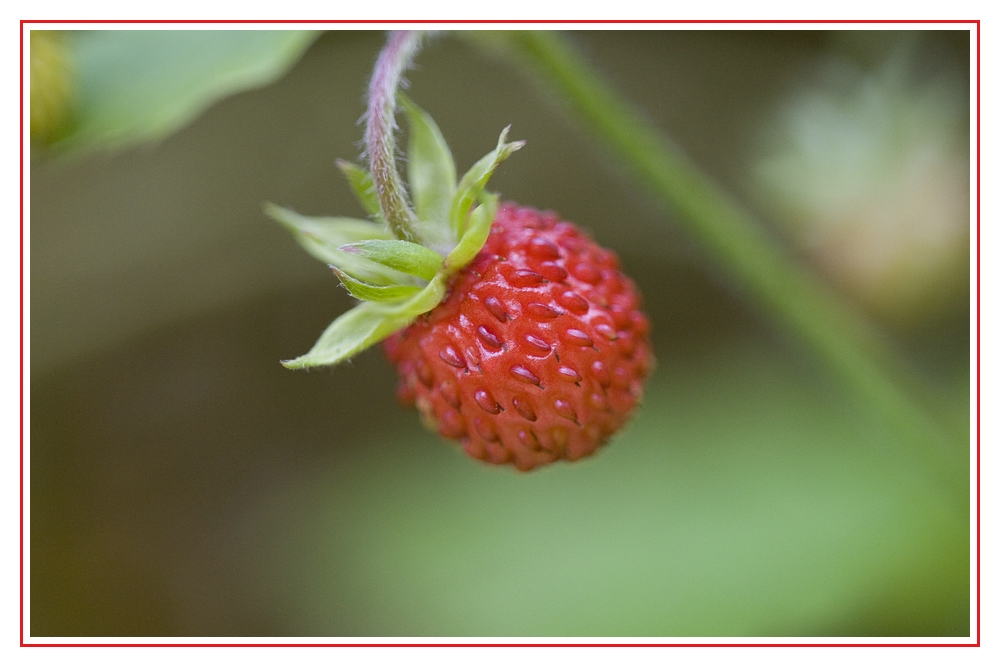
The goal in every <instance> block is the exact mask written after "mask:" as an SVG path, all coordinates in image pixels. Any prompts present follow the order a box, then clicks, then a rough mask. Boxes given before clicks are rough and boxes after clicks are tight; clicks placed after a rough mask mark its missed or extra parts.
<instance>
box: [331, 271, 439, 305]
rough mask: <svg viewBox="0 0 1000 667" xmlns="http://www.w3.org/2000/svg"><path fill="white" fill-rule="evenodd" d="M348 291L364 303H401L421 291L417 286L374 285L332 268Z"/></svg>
mask: <svg viewBox="0 0 1000 667" xmlns="http://www.w3.org/2000/svg"><path fill="white" fill-rule="evenodd" d="M331 268H332V269H333V272H334V273H336V274H337V277H338V278H340V282H341V283H343V285H344V287H345V288H347V291H348V292H350V293H351V296H353V297H354V298H355V299H361V300H362V301H401V300H402V299H407V298H410V297H412V296H414V295H415V294H416V293H417V292H419V291H420V290H421V288H420V287H417V286H416V285H372V284H370V283H366V282H362V281H360V280H357V279H355V278H352V277H351V276H349V275H348V274H346V273H344V272H343V271H341V270H340V269H338V268H337V267H335V266H334V267H331Z"/></svg>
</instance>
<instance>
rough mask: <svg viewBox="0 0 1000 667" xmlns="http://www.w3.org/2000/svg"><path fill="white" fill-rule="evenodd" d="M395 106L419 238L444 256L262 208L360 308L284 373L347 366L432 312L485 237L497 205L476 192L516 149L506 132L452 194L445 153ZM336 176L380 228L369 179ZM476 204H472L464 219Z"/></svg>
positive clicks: (349, 226)
mask: <svg viewBox="0 0 1000 667" xmlns="http://www.w3.org/2000/svg"><path fill="white" fill-rule="evenodd" d="M401 102H402V104H403V107H404V108H405V110H406V113H407V117H408V118H409V122H410V150H411V155H410V169H409V176H410V179H411V183H410V190H411V192H412V196H413V198H414V200H415V201H416V202H417V214H418V216H419V220H418V221H417V225H418V228H419V229H420V230H421V233H420V235H419V236H420V237H421V238H424V239H430V240H431V241H432V242H436V243H435V245H444V246H446V248H447V251H448V256H447V257H446V258H443V257H442V256H441V254H439V253H438V252H437V251H436V250H433V249H431V248H430V247H426V246H423V245H420V244H417V243H411V242H409V241H404V240H402V239H392V236H391V234H390V232H389V231H388V229H387V228H386V227H385V226H384V225H381V224H376V223H370V222H365V221H363V220H354V219H352V218H307V217H305V216H301V215H299V214H297V213H295V212H294V211H289V210H287V209H283V208H281V207H278V206H274V205H269V206H268V207H267V212H268V213H269V214H270V215H271V216H272V217H273V218H275V219H276V220H277V221H278V222H280V223H282V224H283V225H285V227H287V228H288V229H290V230H291V231H292V233H293V234H295V237H296V239H297V240H298V241H299V243H300V244H301V245H302V246H303V247H304V248H305V249H306V250H307V251H308V252H309V253H310V254H311V255H313V256H314V257H316V258H317V259H320V260H321V261H325V262H327V263H329V264H331V265H332V266H333V269H334V271H335V272H336V274H337V276H338V277H339V278H340V281H341V283H342V284H343V285H344V287H345V288H346V289H347V291H348V292H350V293H351V296H353V297H355V298H357V299H359V300H361V301H362V302H363V303H361V304H360V305H358V306H355V308H354V309H353V310H350V311H348V312H347V313H345V314H344V315H341V316H340V317H338V318H337V319H336V320H335V321H334V322H333V324H331V325H330V326H329V327H328V328H327V330H326V331H325V332H324V333H323V335H322V336H320V339H319V341H317V342H316V344H315V345H314V346H313V349H312V350H310V351H309V352H308V353H306V354H304V355H302V356H301V357H298V358H296V359H293V360H292V361H287V362H282V363H283V364H284V365H285V366H286V367H288V368H309V367H312V366H325V365H330V364H336V363H339V362H341V361H344V360H346V359H349V358H350V357H352V356H353V355H355V354H357V353H358V352H361V351H363V350H365V349H366V348H368V347H370V346H372V345H374V344H376V343H378V342H379V341H381V340H383V339H385V338H386V337H388V336H390V335H392V334H393V333H394V332H396V331H398V330H400V329H402V328H403V327H405V326H407V325H408V324H410V322H412V321H413V320H414V319H415V318H416V317H417V316H418V315H422V314H423V313H426V312H428V311H430V310H432V309H433V308H434V307H435V306H437V305H438V304H439V303H440V302H441V300H442V299H444V297H445V294H446V286H447V284H448V279H449V278H450V277H451V276H452V275H453V274H454V273H455V272H456V271H459V270H461V269H462V267H464V266H466V265H467V264H468V263H469V262H471V261H472V260H473V258H475V256H476V255H477V254H478V253H479V251H480V250H481V249H482V247H483V245H485V243H486V239H487V238H488V237H489V234H490V226H491V225H492V224H493V218H494V217H495V216H496V212H497V202H498V200H499V198H498V197H497V196H496V195H493V194H490V193H487V192H485V191H484V188H485V187H486V183H487V181H489V178H490V176H491V175H492V174H493V171H494V170H495V169H496V167H497V165H499V164H500V163H501V162H503V161H504V160H505V159H507V157H508V156H509V155H510V154H511V153H513V152H514V151H516V150H517V149H519V148H521V146H523V145H524V142H523V141H516V142H512V143H504V139H505V138H506V137H507V130H508V129H510V128H506V129H504V131H503V132H501V133H500V140H499V141H498V142H497V147H496V148H495V149H494V150H492V151H491V152H490V153H489V154H487V155H486V156H485V157H483V158H482V159H480V160H479V161H478V162H476V164H474V165H473V166H472V168H471V169H470V170H469V171H468V172H467V173H466V174H465V175H464V176H463V177H462V180H461V181H460V182H459V184H458V185H457V186H456V185H455V165H454V163H453V162H452V157H451V150H450V149H449V148H448V146H447V144H445V143H444V139H443V138H442V137H441V132H440V130H438V127H437V125H436V124H435V123H434V121H433V119H431V117H430V116H429V115H427V114H426V113H425V112H424V111H423V110H421V109H420V108H419V107H418V106H417V105H416V104H414V103H413V102H412V101H411V100H409V99H405V98H401ZM338 166H339V167H340V169H341V171H342V172H343V173H344V175H345V176H346V177H347V180H348V182H349V183H350V185H351V189H352V190H354V193H355V195H357V197H358V200H359V201H360V202H361V205H362V206H363V207H364V208H365V209H366V210H367V211H368V212H369V213H372V214H373V215H374V214H375V212H376V211H378V213H379V215H377V216H376V217H378V218H379V219H380V220H382V219H384V218H385V215H384V212H382V211H381V210H380V204H379V200H378V198H377V197H376V196H375V193H374V187H373V181H372V178H371V174H369V173H368V172H367V171H365V170H364V169H362V168H361V167H358V166H357V165H354V164H351V163H350V162H344V161H340V162H339V163H338ZM477 200H479V202H480V203H479V205H478V206H476V207H475V208H474V209H473V208H472V206H473V204H475V203H476V201H477ZM467 219H468V221H469V224H468V225H466V224H465V222H466V220H467ZM458 223H461V224H458ZM455 230H460V231H458V232H456V231H455ZM369 234H370V236H369ZM349 237H353V238H349ZM425 281H429V282H425Z"/></svg>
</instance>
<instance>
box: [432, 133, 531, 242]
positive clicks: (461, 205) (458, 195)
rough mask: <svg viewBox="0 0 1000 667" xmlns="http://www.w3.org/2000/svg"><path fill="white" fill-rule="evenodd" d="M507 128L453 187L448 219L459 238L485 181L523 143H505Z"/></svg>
mask: <svg viewBox="0 0 1000 667" xmlns="http://www.w3.org/2000/svg"><path fill="white" fill-rule="evenodd" d="M509 130H510V125H508V126H507V127H505V128H504V129H503V132H501V133H500V139H499V141H497V147H496V148H494V149H493V150H492V151H490V152H489V153H487V154H486V155H484V156H483V157H482V158H480V159H479V161H478V162H476V164H474V165H472V168H470V169H469V171H467V172H465V175H464V176H462V180H461V181H460V182H459V184H458V187H457V188H456V189H455V195H454V197H453V198H452V203H451V213H450V220H451V226H452V229H454V230H455V233H456V234H457V235H458V237H459V238H461V237H462V234H463V232H464V230H465V222H466V218H467V217H468V215H469V209H471V208H472V204H473V203H475V201H476V199H478V198H479V195H480V194H481V193H482V192H483V188H485V187H486V183H487V181H489V180H490V176H492V175H493V170H495V169H496V168H497V165H499V164H500V163H501V162H503V161H504V160H506V159H507V158H508V157H510V155H511V153H513V152H514V151H516V150H519V149H520V148H522V147H523V146H524V144H525V142H523V141H514V142H511V143H509V144H505V143H504V140H505V139H506V138H507V132H508V131H509Z"/></svg>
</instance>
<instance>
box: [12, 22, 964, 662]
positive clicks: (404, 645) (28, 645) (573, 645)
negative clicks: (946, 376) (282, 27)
mask: <svg viewBox="0 0 1000 667" xmlns="http://www.w3.org/2000/svg"><path fill="white" fill-rule="evenodd" d="M95 23H96V24H203V25H206V24H207V25H233V24H238V25H244V24H328V25H329V24H337V25H358V24H371V25H382V24H415V25H420V24H431V23H437V24H508V25H526V24H536V25H546V24H561V25H576V24H589V25H594V24H602V25H623V24H631V25H677V24H680V25H690V24H727V25H733V24H751V25H753V24H800V25H802V24H821V25H830V24H837V25H844V24H847V25H857V24H957V25H962V24H964V25H970V29H971V25H975V27H976V28H975V29H976V642H975V643H974V644H966V643H936V644H920V643H868V644H866V643H860V642H859V643H850V644H846V643H842V644H837V643H792V642H789V643H760V644H756V643H729V644H726V643H717V644H716V643H662V644H660V643H648V644H647V643H397V644H379V643H321V642H317V643H249V642H248V643H176V644H168V643H79V642H78V643H26V642H25V641H24V636H25V635H24V588H25V586H24V583H25V582H24V32H25V31H24V29H25V27H26V26H27V25H28V24H95ZM20 28H21V29H20V35H19V39H20V67H21V71H20V74H19V76H20V103H21V108H20V111H19V113H20V137H19V141H20V159H21V165H20V170H21V174H20V276H19V278H20V306H19V308H20V310H19V312H20V390H21V391H20V476H19V482H20V526H19V530H20V598H19V611H20V629H19V630H20V635H19V640H20V646H21V647H22V648H126V647H128V648H193V647H197V648H252V647H260V648H275V647H283V648H459V647H461V648H709V647H711V648H793V647H794V648H858V647H864V648H979V647H980V645H981V642H982V637H981V626H982V611H981V604H982V596H981V581H982V579H981V573H980V568H981V562H982V559H981V547H980V540H981V516H980V515H981V505H980V502H981V489H982V480H981V462H980V454H981V446H980V445H981V415H982V410H981V403H980V400H981V399H980V394H981V384H980V382H981V381H980V373H981V367H980V359H981V352H980V345H981V324H980V317H981V293H980V292H981V289H980V286H981V277H980V267H981V252H982V251H981V249H980V243H981V235H980V234H981V224H980V215H981V196H982V195H981V193H982V183H981V177H980V172H981V155H982V151H981V137H982V133H981V128H980V124H981V113H980V112H981V102H980V95H981V81H982V77H981V67H982V65H981V62H982V55H981V44H982V38H981V30H980V29H981V22H980V19H971V20H964V19H943V20H932V19H903V20H890V19H872V20H863V19H845V20H840V19H806V20H796V19H773V20H768V19H706V20H697V19H674V20H658V19H657V20H651V19H636V20H629V19H614V20H591V19H576V20H554V19H546V20H527V19H484V20H472V21H467V20H461V19H445V20H438V21H435V20H430V19H421V20H402V21H392V20H388V19H373V20H362V19H346V20H345V19H340V20H334V21H327V20H321V19H306V20H293V19H275V20H266V19H243V20H223V19H192V20H184V19H176V20H175V19H136V20H129V19H108V20H96V19H70V20H56V19H39V20H32V19H22V20H21V22H20Z"/></svg>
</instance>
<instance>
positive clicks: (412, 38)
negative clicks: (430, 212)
mask: <svg viewBox="0 0 1000 667" xmlns="http://www.w3.org/2000/svg"><path fill="white" fill-rule="evenodd" d="M422 37H423V35H422V33H421V32H420V31H417V30H400V31H396V32H392V33H390V34H389V40H388V41H387V42H386V45H385V47H384V48H383V49H382V52H381V53H380V54H379V57H378V61H377V62H376V63H375V71H374V72H373V73H372V80H371V84H370V86H369V88H368V115H367V126H366V127H365V146H366V147H367V151H368V160H369V165H370V168H371V174H372V181H374V183H375V191H376V192H377V193H378V201H379V207H380V208H381V212H382V217H383V218H384V219H385V221H386V222H387V223H388V224H389V228H390V229H392V232H393V234H395V235H396V238H399V239H402V240H404V241H411V242H413V243H420V242H421V241H422V239H421V238H420V234H419V231H418V225H419V223H418V221H417V217H416V215H414V213H413V210H412V209H411V208H410V205H409V203H408V201H407V196H406V188H405V187H404V186H403V180H402V179H401V178H400V176H399V170H398V169H397V168H396V140H395V131H396V90H397V89H398V88H399V84H400V80H401V78H402V76H403V72H405V71H406V70H407V69H408V68H409V67H410V64H411V63H412V62H413V58H414V57H415V56H416V55H417V52H418V51H419V50H420V42H421V39H422Z"/></svg>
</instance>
